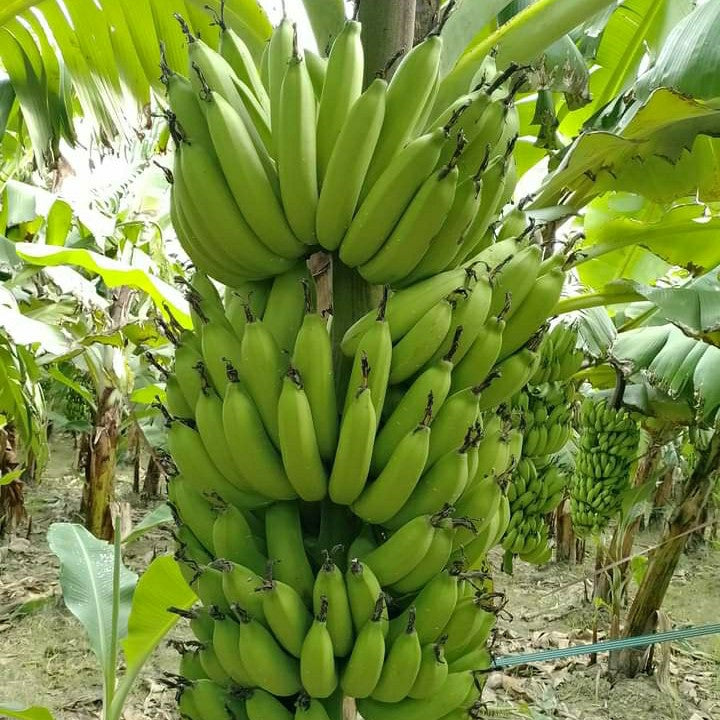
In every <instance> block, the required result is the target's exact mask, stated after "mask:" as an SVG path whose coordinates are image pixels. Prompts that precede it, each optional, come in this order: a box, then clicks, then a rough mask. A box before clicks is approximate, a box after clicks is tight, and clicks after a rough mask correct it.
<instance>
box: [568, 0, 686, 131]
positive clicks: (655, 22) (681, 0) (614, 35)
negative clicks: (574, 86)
mask: <svg viewBox="0 0 720 720" xmlns="http://www.w3.org/2000/svg"><path fill="white" fill-rule="evenodd" d="M690 10H692V2H691V1H690V0H625V2H623V3H622V4H620V5H618V6H617V7H616V8H615V9H614V11H613V12H612V13H611V14H610V15H609V17H608V18H607V21H606V23H605V24H604V27H603V28H602V31H599V30H598V28H594V29H593V32H594V33H595V34H596V35H597V34H599V37H600V41H599V45H598V46H597V48H596V50H595V52H594V53H593V57H592V60H591V62H592V63H593V65H594V66H595V67H594V68H593V72H592V75H591V77H590V94H591V96H592V101H591V102H590V103H589V104H588V105H586V106H585V107H583V108H582V109H580V110H577V109H576V110H574V111H572V112H571V111H570V110H571V108H568V106H567V105H563V106H561V107H560V108H559V110H558V117H559V118H560V119H561V121H562V122H561V125H560V132H562V133H563V134H565V135H567V136H569V137H573V136H575V135H576V134H577V133H578V132H579V130H580V128H581V127H582V125H583V124H584V123H585V122H586V121H587V120H588V119H589V118H591V117H592V116H593V115H594V114H595V113H596V112H597V111H598V110H600V109H601V108H603V107H604V106H605V105H607V104H608V103H610V102H611V101H612V100H614V99H615V98H616V97H617V96H618V95H619V94H620V93H622V92H623V91H625V90H627V88H628V87H630V86H631V85H632V84H633V83H634V82H635V80H636V78H637V74H638V71H639V69H640V65H641V63H642V61H643V59H644V58H645V56H646V54H647V52H648V51H650V52H651V53H657V52H658V51H659V49H660V47H662V44H663V42H664V40H665V38H666V37H667V35H668V33H669V32H670V31H671V30H672V28H673V27H674V26H675V25H676V24H677V22H679V21H680V20H681V19H682V18H683V17H684V16H685V15H686V14H687V13H689V12H690Z"/></svg>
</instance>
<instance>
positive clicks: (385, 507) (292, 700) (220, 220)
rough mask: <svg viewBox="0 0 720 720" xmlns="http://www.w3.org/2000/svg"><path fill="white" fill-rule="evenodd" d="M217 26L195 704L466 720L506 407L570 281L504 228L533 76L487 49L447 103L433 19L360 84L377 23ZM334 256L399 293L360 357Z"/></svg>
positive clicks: (482, 625) (200, 316)
mask: <svg viewBox="0 0 720 720" xmlns="http://www.w3.org/2000/svg"><path fill="white" fill-rule="evenodd" d="M221 24H222V23H221ZM221 30H222V32H221V44H220V48H219V50H218V51H216V50H214V49H212V48H209V47H208V46H207V45H206V44H205V43H203V41H202V40H200V39H199V38H196V37H193V36H192V34H191V32H190V31H189V29H187V28H186V35H187V37H188V41H189V54H190V62H191V69H190V71H189V73H188V78H185V77H182V76H181V75H178V74H175V73H172V72H170V71H169V70H167V69H166V71H165V82H166V85H167V89H168V98H169V105H170V112H169V119H170V125H171V129H172V132H173V135H174V137H175V140H176V144H177V152H176V155H175V166H174V171H173V189H172V214H173V223H174V225H175V228H176V230H177V233H178V236H179V239H180V241H181V243H182V244H183V247H184V248H185V250H186V251H187V253H188V255H189V256H190V258H191V259H192V261H193V263H194V264H195V266H196V267H197V268H198V270H199V272H198V273H197V274H196V275H195V277H194V278H193V280H192V283H191V284H190V286H189V287H188V288H187V294H188V299H189V301H190V306H191V312H192V318H193V326H194V329H193V331H192V332H189V331H185V332H180V331H178V332H174V331H173V330H172V329H170V331H171V333H172V334H174V335H176V337H174V339H175V340H176V344H177V350H176V357H175V371H174V374H173V375H172V376H171V377H170V378H169V379H168V383H167V387H166V403H167V410H168V422H169V431H168V446H169V450H170V453H171V455H172V457H173V459H174V462H175V463H176V465H177V469H178V474H177V475H176V476H175V477H174V478H173V479H172V481H171V482H170V489H169V495H170V502H171V503H172V507H173V508H174V511H175V513H176V516H177V520H178V531H177V541H178V549H177V553H176V556H177V559H178V561H179V563H180V566H181V569H182V571H183V573H184V574H185V576H186V578H187V579H188V581H189V582H190V583H191V585H192V587H193V588H194V589H195V591H196V593H197V595H198V597H199V598H200V601H201V606H200V607H199V608H197V609H195V610H193V611H191V612H190V613H186V614H187V615H188V618H189V620H190V624H191V628H192V631H193V633H194V634H195V636H196V638H197V644H196V645H191V646H184V647H183V650H184V652H183V656H182V661H181V676H182V679H181V680H179V681H178V682H179V684H180V693H179V700H180V706H181V711H182V713H183V715H185V716H187V717H189V718H192V719H198V720H205V718H210V719H211V720H215V718H218V719H220V718H223V719H225V720H227V719H228V718H230V717H239V718H244V717H248V718H249V720H274V719H275V718H286V719H287V718H293V717H296V718H299V717H307V718H310V719H312V720H318V719H320V720H324V719H325V718H331V720H335V719H336V718H338V717H339V712H340V711H339V707H340V705H341V702H342V698H343V696H349V697H353V698H356V700H357V704H358V710H359V712H360V714H361V715H362V716H363V717H364V718H365V720H392V719H393V718H404V719H407V720H440V718H444V717H465V716H467V715H468V714H469V713H470V712H471V711H472V710H473V708H474V707H475V706H476V703H477V702H478V696H479V688H478V686H477V684H476V678H475V676H474V674H473V673H474V671H476V670H479V669H482V668H485V667H487V663H488V656H487V652H486V640H487V637H488V635H489V633H490V631H491V629H492V627H493V625H494V621H495V617H496V614H497V608H496V607H495V606H494V604H493V603H494V601H493V598H494V597H495V596H494V594H493V593H492V588H491V587H490V586H489V585H488V583H487V582H486V579H485V576H484V575H483V572H482V570H481V568H482V567H483V565H484V560H485V556H486V554H487V552H488V551H489V550H490V549H491V548H492V547H494V546H496V545H498V544H499V543H500V542H501V541H502V538H503V537H504V536H505V535H506V531H507V530H508V526H509V525H510V524H511V522H512V519H511V518H512V512H511V501H510V499H509V496H508V494H506V492H505V490H504V488H503V485H502V482H501V478H502V477H503V476H504V475H505V474H507V473H508V472H509V471H510V470H511V468H512V467H513V465H514V464H515V463H516V462H517V461H518V460H519V459H520V457H521V455H522V452H523V449H522V447H523V429H522V428H520V427H513V425H512V423H511V422H510V416H509V415H508V413H507V412H505V411H503V412H500V411H499V408H500V407H501V406H503V405H507V404H508V403H509V401H510V399H511V398H512V397H513V396H515V395H517V393H519V392H521V391H522V390H523V388H524V387H525V386H526V385H527V383H528V381H529V380H530V379H531V378H532V377H533V376H534V375H536V374H537V372H538V369H539V368H540V366H541V361H542V350H541V345H542V338H543V335H544V332H545V325H544V324H545V322H546V320H547V318H548V316H550V315H551V314H552V311H553V308H554V307H555V305H556V303H557V301H558V299H559V296H560V293H561V289H562V286H563V282H564V273H563V270H562V265H563V258H562V257H559V256H558V257H555V256H553V257H550V258H548V259H543V257H542V252H541V249H540V248H539V246H538V245H537V244H536V243H535V242H534V238H532V237H531V235H532V233H525V232H519V233H517V234H515V235H513V234H511V233H507V234H506V236H505V237H503V238H502V239H499V240H498V241H497V242H494V241H493V235H492V233H491V232H489V228H490V225H491V224H492V222H493V221H494V220H495V218H496V217H497V215H498V212H499V210H500V208H501V207H502V206H504V205H505V204H506V202H507V200H508V197H509V195H510V194H512V191H513V188H514V170H513V159H512V148H513V145H514V140H515V136H516V134H517V127H518V118H517V113H516V111H515V108H514V106H513V97H514V94H515V92H516V90H517V89H518V87H519V81H518V82H514V81H513V79H512V76H513V74H514V73H513V71H512V70H510V71H509V72H507V73H497V70H496V68H495V67H494V60H493V58H492V57H488V58H487V60H486V61H485V62H484V63H483V66H482V67H481V69H480V71H479V72H478V74H477V76H476V77H475V78H473V80H472V84H471V86H470V87H471V89H470V90H469V92H468V93H466V94H465V95H463V96H462V97H460V98H457V97H448V93H447V92H446V90H447V89H446V88H444V86H443V83H442V81H439V80H438V67H439V60H440V51H441V43H442V41H441V39H440V38H439V37H438V36H437V35H431V36H430V37H428V38H427V39H426V40H424V41H423V42H421V43H420V44H419V45H417V46H416V47H415V48H414V49H413V50H412V51H411V52H409V53H408V54H407V55H406V56H405V58H404V59H403V60H402V62H401V63H400V64H399V66H398V67H397V69H396V71H395V73H394V75H393V78H392V80H391V81H390V82H389V83H387V82H386V81H385V80H383V79H377V80H375V81H374V82H373V83H372V84H371V85H370V86H369V87H368V88H367V89H366V90H365V91H364V92H362V76H363V70H364V67H363V54H362V47H361V44H360V26H359V25H358V23H356V22H353V21H350V22H348V23H347V24H346V26H345V27H344V29H343V30H342V32H341V33H340V34H339V35H338V37H337V38H336V40H335V42H334V44H333V46H332V49H331V52H330V56H329V59H328V60H327V61H324V60H321V59H320V58H318V57H316V56H314V55H312V54H311V53H301V52H300V50H299V48H298V44H297V36H296V33H295V30H294V28H293V27H292V26H291V25H290V24H289V23H288V22H287V21H283V22H282V23H281V24H280V25H279V26H278V28H276V29H275V31H274V33H273V35H272V38H271V40H270V43H269V45H268V47H267V50H266V54H265V58H264V62H263V66H262V67H261V68H257V67H255V65H254V63H253V60H252V58H251V57H250V54H249V52H248V51H247V48H245V47H244V45H243V44H242V41H241V40H240V39H239V38H238V37H237V36H236V35H235V34H234V33H232V31H230V30H229V29H225V28H222V27H221ZM318 249H324V250H326V251H330V252H335V253H337V254H338V255H339V259H340V261H342V262H343V263H344V264H345V265H346V266H348V267H352V268H355V269H356V271H357V272H358V273H359V274H360V275H361V276H362V277H363V278H364V279H365V280H366V281H368V282H369V283H370V284H372V285H382V286H384V291H383V297H382V300H381V301H380V302H379V305H378V307H377V308H376V309H375V310H373V311H372V312H369V313H368V314H367V315H365V316H364V317H361V318H359V319H358V320H357V321H356V322H355V324H354V325H352V326H351V327H350V328H349V329H348V330H347V332H346V333H345V334H344V336H343V338H342V341H341V343H340V347H339V350H340V353H341V354H342V355H343V356H344V357H335V356H334V353H333V344H332V343H331V339H330V332H329V330H330V326H331V323H332V317H331V311H330V310H327V311H325V312H318V308H317V307H316V306H317V303H316V301H315V298H314V285H313V279H312V277H311V276H310V274H309V272H308V268H307V263H306V260H307V257H308V256H309V255H310V254H311V253H313V252H315V251H316V250H318ZM209 278H213V279H215V280H217V281H219V282H221V283H222V284H224V285H225V286H226V293H225V297H224V298H222V299H221V297H220V295H219V294H218V292H217V289H216V287H215V285H214V284H213V283H212V282H211V281H210V279H209ZM546 421H547V422H548V423H549V422H550V419H549V415H548V418H546ZM545 442H546V443H547V442H548V440H547V439H546V441H545ZM537 444H538V442H536V445H537ZM545 485H546V486H547V488H548V489H549V488H550V487H551V485H552V483H551V482H550V481H547V482H545ZM533 487H534V485H533ZM518 488H519V486H518ZM518 488H516V490H517V489H518ZM509 492H512V490H509ZM524 492H525V491H523V493H520V494H521V495H522V494H524ZM555 495H556V493H555V492H547V493H546V496H545V497H544V498H543V499H542V501H541V500H539V499H537V498H536V499H535V500H534V501H533V502H532V503H530V504H529V505H528V507H531V508H532V512H535V511H536V510H537V512H539V509H538V508H540V507H541V506H544V504H547V502H549V501H550V500H551V499H552V498H553V497H555ZM516 499H517V498H513V500H516ZM527 515H528V517H530V516H531V511H530V510H528V511H527ZM522 527H523V533H524V537H527V538H528V540H527V541H526V542H524V543H523V548H522V551H523V555H524V556H526V557H534V556H535V555H536V554H539V553H540V551H541V548H540V547H539V545H537V546H536V545H533V544H532V542H531V540H530V537H531V536H532V537H533V538H535V537H536V536H535V535H534V533H536V532H537V533H540V537H541V538H542V533H541V530H540V528H539V527H538V528H537V529H536V528H535V527H533V528H532V530H531V529H530V523H529V521H528V522H527V523H525V524H524V525H523V526H522ZM515 534H516V535H517V534H518V532H517V531H515ZM543 549H544V548H543Z"/></svg>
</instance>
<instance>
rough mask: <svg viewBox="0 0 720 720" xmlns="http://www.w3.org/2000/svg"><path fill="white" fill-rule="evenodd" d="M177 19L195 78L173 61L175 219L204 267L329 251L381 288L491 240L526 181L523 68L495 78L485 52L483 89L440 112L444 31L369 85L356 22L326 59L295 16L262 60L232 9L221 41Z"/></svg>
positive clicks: (242, 274) (221, 271) (245, 276)
mask: <svg viewBox="0 0 720 720" xmlns="http://www.w3.org/2000/svg"><path fill="white" fill-rule="evenodd" d="M178 19H179V22H180V23H181V27H182V29H183V32H184V33H185V36H186V38H187V42H188V51H189V52H188V54H189V67H188V71H187V76H183V75H180V74H178V73H175V72H173V71H171V70H170V69H169V67H168V66H167V64H166V63H165V64H164V66H163V81H164V83H165V85H166V87H167V96H168V106H169V110H168V120H169V123H170V127H171V133H172V135H173V137H174V140H175V144H176V148H177V149H176V153H175V159H174V167H173V170H172V181H173V182H172V203H171V205H172V220H173V224H174V226H175V229H176V231H177V235H178V238H179V240H180V242H181V244H182V246H183V248H184V249H185V251H186V252H187V254H188V255H189V257H190V258H191V259H192V261H193V263H194V264H195V265H196V267H198V268H199V269H201V270H202V271H203V272H205V273H206V274H208V275H209V276H211V277H213V278H215V279H216V280H218V281H220V282H222V283H223V284H225V285H228V286H231V287H236V286H239V285H242V284H243V283H244V282H247V281H258V280H263V279H266V278H271V277H274V276H276V275H278V274H281V273H283V272H286V271H287V270H289V269H290V268H291V267H292V266H293V265H294V264H295V263H296V262H297V261H298V260H299V259H301V258H305V257H308V256H309V255H310V254H312V253H313V252H315V251H316V250H318V249H324V250H327V251H333V252H338V253H339V256H340V259H341V260H342V261H343V262H344V263H345V264H346V265H347V266H349V267H353V268H357V270H358V272H359V273H360V274H361V275H362V276H363V277H364V278H365V279H366V280H367V281H368V282H370V283H372V284H391V285H402V284H408V283H409V282H414V281H417V280H420V279H424V278H428V277H432V276H433V275H436V274H437V273H439V272H442V271H443V270H446V269H451V268H455V267H458V266H459V265H460V264H461V263H463V262H464V261H466V260H467V259H469V258H472V257H473V256H474V255H475V254H477V252H478V251H479V250H480V249H482V246H483V245H484V244H485V243H484V237H485V235H486V231H487V228H488V227H489V225H490V224H491V222H492V221H493V220H494V218H495V216H496V215H497V214H498V212H499V211H500V209H501V207H502V205H503V204H504V203H505V200H506V198H507V196H508V194H511V193H512V190H513V189H514V181H513V180H512V178H511V177H510V170H511V164H512V157H511V156H512V151H513V147H514V141H515V138H516V137H517V133H518V130H519V120H518V115H517V111H516V109H515V107H514V97H515V94H516V92H517V91H518V89H519V87H520V85H521V83H520V82H519V81H515V82H512V83H511V80H512V77H513V74H514V72H515V69H514V68H510V70H509V71H507V72H503V73H498V72H497V69H496V68H495V67H494V61H493V60H492V59H489V60H488V61H487V63H486V65H485V67H484V69H483V74H482V76H481V77H479V78H478V81H477V83H475V85H473V89H472V90H471V91H470V92H468V93H465V94H464V95H463V96H462V97H460V98H456V99H453V101H452V102H451V103H449V105H448V106H447V107H442V106H437V104H436V103H435V95H434V89H435V88H436V87H437V83H438V79H439V68H440V58H441V52H442V39H441V38H440V36H439V34H431V35H429V36H428V37H427V38H426V39H425V40H424V41H422V42H421V43H419V44H418V45H417V46H416V47H414V48H413V49H412V50H411V51H410V52H408V53H407V54H406V55H405V57H404V58H403V59H402V61H401V62H400V64H399V65H398V67H397V68H396V70H395V72H394V74H393V77H392V79H391V80H390V81H389V82H387V81H386V80H385V79H383V78H377V79H376V80H375V81H373V82H372V83H371V84H370V86H369V87H367V89H365V90H364V91H363V87H362V79H363V71H364V55H363V48H362V44H361V41H360V30H361V28H360V24H359V23H358V22H356V21H352V20H350V21H348V22H347V23H346V24H345V27H344V28H343V29H342V31H341V32H340V33H339V34H338V36H337V37H336V38H335V40H334V42H333V44H332V47H331V50H330V54H329V58H328V60H327V61H322V60H320V58H318V57H317V56H314V55H313V54H312V53H309V52H304V53H303V52H302V50H301V49H300V48H299V47H298V38H297V32H296V29H295V27H294V26H293V25H292V24H291V23H290V22H289V21H288V20H287V19H284V20H283V21H282V22H281V23H280V24H279V25H278V27H277V28H276V29H275V30H274V32H273V34H272V38H271V39H270V42H269V44H268V46H267V49H266V52H265V58H264V61H263V62H264V67H263V68H262V69H259V68H257V67H256V66H255V64H254V62H253V60H252V56H251V53H250V52H249V50H248V48H247V47H246V46H245V45H244V43H243V41H242V39H241V38H240V37H239V36H238V35H237V34H236V33H235V32H234V31H233V30H232V29H230V28H228V27H225V24H224V22H223V21H222V18H217V21H218V24H219V26H220V29H221V33H220V35H221V39H220V46H219V47H218V48H213V47H209V46H208V45H207V44H206V43H205V42H204V41H203V40H202V39H201V38H200V37H197V36H196V35H195V34H193V32H192V30H191V29H190V27H189V26H188V25H187V24H186V23H185V21H184V20H182V19H181V18H178Z"/></svg>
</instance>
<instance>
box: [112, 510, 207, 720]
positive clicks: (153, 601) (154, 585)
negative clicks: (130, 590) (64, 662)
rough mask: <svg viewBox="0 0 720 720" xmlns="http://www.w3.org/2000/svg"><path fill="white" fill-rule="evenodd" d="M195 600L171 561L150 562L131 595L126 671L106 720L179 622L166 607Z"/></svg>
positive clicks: (183, 605) (118, 709) (182, 605)
mask: <svg viewBox="0 0 720 720" xmlns="http://www.w3.org/2000/svg"><path fill="white" fill-rule="evenodd" d="M161 507H162V506H161ZM164 507H165V508H167V506H164ZM196 600H197V596H196V595H195V593H194V592H193V591H192V590H191V589H190V587H189V585H188V584H187V583H186V582H185V580H184V578H183V576H182V574H181V573H180V568H179V567H178V564H177V563H176V562H175V559H174V558H172V557H170V556H169V555H165V556H163V557H158V558H155V560H153V561H152V563H150V566H149V567H148V569H147V570H146V571H145V572H144V573H143V575H142V576H141V577H140V580H139V582H138V584H137V588H136V589H135V594H134V596H133V600H132V609H131V611H130V617H129V621H128V632H127V636H126V637H125V639H124V640H123V641H122V647H123V652H124V654H125V661H126V663H127V670H126V672H125V675H124V676H123V678H122V680H121V681H120V684H119V685H118V688H117V691H116V693H115V696H114V698H113V701H112V705H111V708H110V712H109V713H108V717H110V718H119V717H120V714H121V712H122V707H123V703H124V702H125V699H126V697H127V695H128V693H129V692H130V690H131V689H132V685H133V683H134V681H135V679H136V678H137V676H138V673H139V672H140V670H141V669H142V668H143V666H144V665H145V662H146V661H147V659H148V658H149V657H150V655H151V654H152V652H153V651H154V650H155V648H156V647H157V646H158V645H159V644H160V642H162V640H163V638H164V637H165V636H166V635H167V634H168V633H169V632H170V630H172V628H173V627H174V626H175V624H176V623H177V621H178V620H179V616H178V615H176V614H175V613H170V612H168V611H167V608H169V607H178V608H182V609H187V608H189V607H191V606H192V605H193V603H194V602H195V601H196Z"/></svg>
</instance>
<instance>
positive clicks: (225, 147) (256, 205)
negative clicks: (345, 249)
mask: <svg viewBox="0 0 720 720" xmlns="http://www.w3.org/2000/svg"><path fill="white" fill-rule="evenodd" d="M204 100H205V102H204V103H203V107H204V110H205V113H206V116H207V123H208V129H209V131H210V135H211V137H212V141H213V145H214V147H215V151H216V153H217V157H218V160H219V161H220V166H221V167H222V171H223V174H224V175H225V179H226V180H227V183H228V186H229V187H230V190H231V191H232V194H233V196H234V197H235V200H236V202H237V204H238V207H239V208H240V212H242V214H243V217H244V218H245V220H246V221H247V223H248V225H249V226H250V228H252V230H253V232H254V233H255V234H256V235H257V236H258V237H259V238H260V240H261V241H262V242H263V244H264V245H265V246H266V247H267V248H269V249H270V250H272V251H273V252H274V253H277V254H278V255H280V256H281V257H285V258H294V257H299V256H300V255H301V254H302V253H303V251H304V250H303V244H302V243H301V242H299V241H298V240H297V238H295V237H294V235H293V233H292V231H291V230H290V227H289V225H288V224H287V221H286V219H285V216H284V214H283V210H282V206H281V205H280V202H279V200H278V198H277V196H276V194H275V189H274V186H275V185H277V178H276V177H272V178H269V177H268V175H267V171H266V168H265V166H264V165H263V163H262V161H261V159H260V157H259V156H258V154H257V151H256V150H255V147H254V145H253V142H252V138H251V136H250V133H249V132H248V130H247V127H246V126H245V124H244V123H243V121H242V118H241V117H240V116H239V115H238V114H237V113H236V112H235V110H234V109H233V108H232V106H231V105H230V103H229V102H227V100H225V98H224V97H223V96H222V95H220V94H219V93H216V92H211V93H209V95H207V96H206V97H204Z"/></svg>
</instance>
